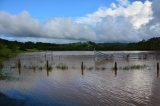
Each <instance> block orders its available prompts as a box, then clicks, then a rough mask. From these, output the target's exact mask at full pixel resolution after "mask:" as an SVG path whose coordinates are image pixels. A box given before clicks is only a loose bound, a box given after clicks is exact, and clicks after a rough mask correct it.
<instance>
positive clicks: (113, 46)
mask: <svg viewBox="0 0 160 106" xmlns="http://www.w3.org/2000/svg"><path fill="white" fill-rule="evenodd" d="M4 47H5V48H9V49H11V50H17V49H19V50H23V51H24V50H28V49H37V50H44V51H46V50H51V51H52V50H53V51H66V50H70V51H73V50H77V51H89V50H91V51H92V50H94V48H95V49H96V50H104V51H109V50H110V51H112V50H114V51H115V50H116V51H117V50H160V37H156V38H151V39H149V40H146V41H145V40H142V41H140V42H137V43H94V42H91V41H87V42H77V43H69V44H54V43H42V42H37V43H34V42H17V41H8V40H5V39H0V49H1V48H4Z"/></svg>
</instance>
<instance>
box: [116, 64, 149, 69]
mask: <svg viewBox="0 0 160 106" xmlns="http://www.w3.org/2000/svg"><path fill="white" fill-rule="evenodd" d="M146 67H147V66H146V65H145V64H144V65H138V64H136V65H132V66H125V67H120V68H119V69H122V70H140V69H144V68H146Z"/></svg>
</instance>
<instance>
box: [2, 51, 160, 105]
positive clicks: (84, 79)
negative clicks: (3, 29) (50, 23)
mask: <svg viewBox="0 0 160 106" xmlns="http://www.w3.org/2000/svg"><path fill="white" fill-rule="evenodd" d="M47 61H48V66H49V67H51V68H52V69H47V67H46V66H47V65H46V64H47ZM159 61H160V55H159V53H157V52H139V51H133V52H128V51H126V52H125V51H120V52H119V51H117V52H101V53H96V54H95V53H94V52H88V51H83V52H79V51H74V52H70V51H66V52H37V53H25V54H21V55H18V56H16V57H14V58H11V59H9V60H8V61H5V62H4V68H3V69H2V73H1V74H2V75H3V78H1V80H0V95H5V96H0V102H1V103H2V100H3V101H4V100H6V102H5V103H6V104H7V103H8V102H10V101H15V102H16V103H17V104H16V105H24V106H50V105H73V106H74V105H76V106H82V105H83V106H84V105H86V106H88V105H109V106H115V105H118V106H126V105H131V106H132V105H133V106H134V105H138V106H146V105H154V106H159V105H160V78H159V72H158V71H157V62H159ZM19 62H20V66H18V64H19ZM82 62H83V64H84V65H83V70H82ZM115 62H117V67H118V70H116V71H115V70H114V65H115ZM134 65H144V66H145V67H143V68H135V69H127V70H124V69H123V67H128V66H134ZM62 66H64V67H65V68H62ZM5 97H8V98H10V99H11V100H10V99H9V100H8V99H5ZM5 103H4V104H5Z"/></svg>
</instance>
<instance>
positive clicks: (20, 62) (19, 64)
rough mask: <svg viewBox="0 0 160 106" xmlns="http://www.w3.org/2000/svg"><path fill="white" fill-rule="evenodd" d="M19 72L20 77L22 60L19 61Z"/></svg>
mask: <svg viewBox="0 0 160 106" xmlns="http://www.w3.org/2000/svg"><path fill="white" fill-rule="evenodd" d="M18 72H19V75H20V74H21V61H20V59H18Z"/></svg>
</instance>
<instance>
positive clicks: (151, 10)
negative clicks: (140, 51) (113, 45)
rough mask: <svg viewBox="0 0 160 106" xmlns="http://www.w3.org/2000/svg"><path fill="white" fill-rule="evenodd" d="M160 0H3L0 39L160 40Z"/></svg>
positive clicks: (62, 41)
mask: <svg viewBox="0 0 160 106" xmlns="http://www.w3.org/2000/svg"><path fill="white" fill-rule="evenodd" d="M159 4H160V0H0V38H5V39H10V40H19V41H44V42H53V43H68V42H77V41H94V42H137V41H140V40H143V39H149V38H152V37H157V36H159V35H158V33H160V30H159V29H160V22H159V17H160V16H159V14H158V13H159V12H158V10H159V9H160V5H159Z"/></svg>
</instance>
